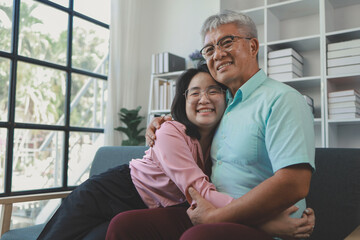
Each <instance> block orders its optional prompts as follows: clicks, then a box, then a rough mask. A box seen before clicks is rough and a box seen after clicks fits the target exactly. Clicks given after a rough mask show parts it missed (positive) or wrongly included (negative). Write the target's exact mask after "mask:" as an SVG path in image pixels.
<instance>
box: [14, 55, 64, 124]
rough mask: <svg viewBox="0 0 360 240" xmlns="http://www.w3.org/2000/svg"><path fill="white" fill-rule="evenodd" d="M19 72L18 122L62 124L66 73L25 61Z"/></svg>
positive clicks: (17, 84)
mask: <svg viewBox="0 0 360 240" xmlns="http://www.w3.org/2000/svg"><path fill="white" fill-rule="evenodd" d="M17 69H18V72H17V82H16V112H15V121H17V122H26V123H41V124H52V125H63V124H64V109H65V89H66V74H65V72H63V71H59V70H55V69H52V68H46V67H41V66H37V65H33V64H28V63H24V62H19V63H18V68H17Z"/></svg>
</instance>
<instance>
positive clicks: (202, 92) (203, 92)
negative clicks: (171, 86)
mask: <svg viewBox="0 0 360 240" xmlns="http://www.w3.org/2000/svg"><path fill="white" fill-rule="evenodd" d="M214 88H218V89H219V90H220V93H219V94H223V93H225V89H223V88H222V87H221V86H219V85H211V86H209V87H207V88H205V89H204V90H200V88H199V87H193V88H189V89H186V91H185V92H184V93H183V95H184V96H185V100H186V101H189V99H188V93H189V91H190V90H193V89H199V91H200V93H199V99H197V100H196V101H191V103H192V102H198V101H200V99H201V98H202V97H203V95H205V96H206V98H207V99H210V98H211V97H209V95H208V94H209V90H210V89H214ZM189 102H190V101H189Z"/></svg>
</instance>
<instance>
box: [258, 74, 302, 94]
mask: <svg viewBox="0 0 360 240" xmlns="http://www.w3.org/2000/svg"><path fill="white" fill-rule="evenodd" d="M259 90H260V91H262V92H264V93H267V94H269V95H270V96H274V97H279V96H281V95H286V94H288V93H295V94H300V93H299V92H298V91H297V90H296V89H294V88H292V87H290V86H289V85H287V84H285V83H283V82H279V81H277V80H274V79H272V78H266V80H265V81H264V82H263V84H262V85H261V86H260V88H259Z"/></svg>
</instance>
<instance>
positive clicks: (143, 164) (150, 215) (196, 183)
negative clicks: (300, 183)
mask: <svg viewBox="0 0 360 240" xmlns="http://www.w3.org/2000/svg"><path fill="white" fill-rule="evenodd" d="M204 68H205V66H204ZM224 110H225V96H224V90H223V88H222V87H220V86H219V85H218V84H217V83H216V82H215V80H214V79H213V78H212V77H211V75H210V74H209V73H207V72H202V71H201V70H195V69H191V70H188V71H186V72H185V74H184V75H182V77H180V78H179V80H178V81H177V84H176V95H175V99H174V101H173V105H172V108H171V114H172V117H173V118H174V120H175V121H168V122H165V123H163V124H162V125H161V128H160V129H159V130H158V131H157V132H156V139H157V140H156V144H155V145H154V146H153V147H152V148H150V150H149V151H148V152H147V154H146V155H145V156H144V158H143V159H141V160H140V159H136V160H133V161H132V162H131V163H130V168H131V174H132V179H133V182H134V184H135V186H136V188H137V190H138V192H139V193H140V195H141V196H142V199H143V200H144V202H145V203H146V204H147V205H148V206H149V207H150V208H152V209H151V210H143V211H142V210H139V211H137V210H134V211H128V212H123V213H120V214H119V215H117V216H116V217H115V218H113V219H112V221H111V223H110V225H109V228H108V232H107V237H106V239H107V240H120V239H121V240H129V239H147V240H148V239H167V240H168V239H179V238H180V236H181V234H182V233H183V232H184V231H185V230H186V229H188V228H190V227H192V226H193V225H192V223H191V221H190V219H189V218H188V216H187V214H186V210H187V207H188V206H182V207H181V206H177V207H170V208H158V207H161V206H162V207H166V206H173V205H176V204H179V203H181V202H183V201H185V198H186V200H187V202H188V203H190V204H191V201H192V200H191V198H190V197H189V196H188V194H187V189H188V188H189V187H193V188H195V189H196V190H197V191H198V192H199V193H200V194H201V195H202V196H203V197H204V198H205V199H207V200H209V201H210V202H211V203H212V204H213V205H215V207H221V206H225V205H226V204H228V203H230V202H231V201H232V200H233V198H231V197H229V196H227V195H225V194H221V193H218V192H216V191H215V188H214V186H213V185H212V184H211V183H209V182H208V177H207V176H206V175H205V174H204V173H203V171H205V172H206V173H207V175H209V174H210V170H211V169H210V164H209V163H211V160H210V159H208V158H209V149H210V144H211V141H212V137H213V135H214V131H215V128H216V126H217V124H218V123H219V121H220V119H221V117H222V115H223V112H224ZM164 173H165V175H166V176H162V175H164ZM159 176H162V177H159ZM164 193H167V197H164V196H161V197H160V198H159V197H156V196H160V195H162V194H164ZM154 196H155V197H154ZM173 198H174V199H173ZM171 199H173V201H172V202H170V201H171ZM179 200H180V201H179ZM294 208H296V207H294ZM294 208H291V209H289V210H286V211H285V212H284V213H282V214H281V215H279V216H278V217H277V219H274V220H273V221H270V222H269V223H266V224H264V225H263V226H261V227H260V228H261V229H262V230H264V231H268V232H269V233H271V234H272V233H277V232H283V230H284V229H286V231H288V233H289V236H290V235H291V236H294V232H295V231H297V230H298V227H300V226H302V224H303V223H304V225H306V224H305V223H306V221H307V219H306V216H304V218H303V219H291V218H290V217H289V215H290V213H291V212H292V211H296V209H294ZM170 223H171V224H170ZM174 223H175V224H174ZM159 229H160V231H159ZM262 230H257V229H255V228H249V227H246V226H244V231H245V232H246V234H247V235H248V236H249V237H250V238H249V239H272V238H271V237H270V235H268V234H266V233H265V232H264V231H262ZM238 236H239V235H238Z"/></svg>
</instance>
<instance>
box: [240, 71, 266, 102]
mask: <svg viewBox="0 0 360 240" xmlns="http://www.w3.org/2000/svg"><path fill="white" fill-rule="evenodd" d="M266 78H267V76H266V74H265V72H264V71H263V70H262V69H260V70H259V71H258V72H257V73H255V74H254V76H252V77H251V78H250V79H249V80H248V81H246V83H244V85H242V86H241V87H240V89H239V90H241V93H242V94H241V95H242V99H241V101H244V100H245V99H247V98H248V97H249V96H250V95H251V94H252V93H253V92H254V91H255V90H256V89H257V88H258V87H259V86H260V85H261V84H262V83H263V82H264V81H265V79H266Z"/></svg>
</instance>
